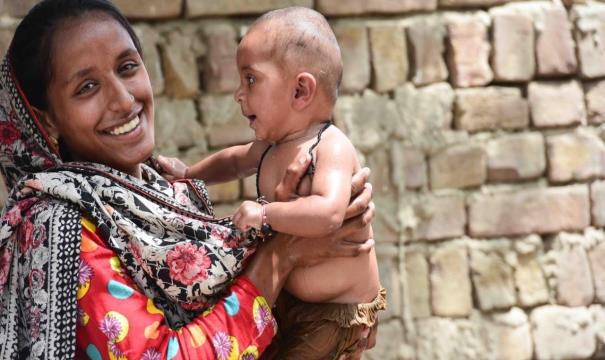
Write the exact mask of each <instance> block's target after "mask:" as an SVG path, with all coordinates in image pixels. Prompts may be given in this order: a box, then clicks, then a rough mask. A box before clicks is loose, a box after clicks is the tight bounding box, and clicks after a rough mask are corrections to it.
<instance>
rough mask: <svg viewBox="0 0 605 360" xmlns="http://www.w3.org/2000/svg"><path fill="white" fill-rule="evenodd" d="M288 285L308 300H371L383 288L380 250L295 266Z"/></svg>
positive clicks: (293, 293) (355, 302)
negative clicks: (378, 252) (380, 272)
mask: <svg viewBox="0 0 605 360" xmlns="http://www.w3.org/2000/svg"><path fill="white" fill-rule="evenodd" d="M285 288H286V290H288V291H289V292H290V293H291V294H292V295H294V296H296V297H297V298H299V299H301V300H303V301H307V302H332V303H340V304H358V303H367V302H370V301H372V300H373V299H374V298H375V297H376V295H377V294H378V291H379V290H380V280H379V278H378V266H377V264H376V254H375V253H374V250H372V251H371V252H370V253H368V254H362V255H359V256H357V257H354V258H334V259H330V260H327V261H325V262H322V263H320V264H318V265H315V266H312V267H306V268H299V269H295V270H294V271H293V272H292V273H291V274H290V277H289V278H288V281H287V282H286V286H285Z"/></svg>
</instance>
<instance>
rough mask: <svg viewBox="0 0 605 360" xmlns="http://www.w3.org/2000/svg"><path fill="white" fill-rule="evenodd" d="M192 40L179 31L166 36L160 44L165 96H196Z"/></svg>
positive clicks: (197, 88) (196, 80) (196, 86)
mask: <svg viewBox="0 0 605 360" xmlns="http://www.w3.org/2000/svg"><path fill="white" fill-rule="evenodd" d="M192 46H193V44H192V39H191V38H190V37H188V36H185V35H184V34H183V33H182V32H180V31H179V30H173V31H171V32H170V33H168V34H167V35H166V40H165V41H163V42H162V43H161V44H160V49H161V52H162V65H163V66H164V78H165V80H166V87H165V89H166V94H167V95H170V96H174V97H178V98H184V97H193V96H195V95H197V94H198V92H199V87H200V82H199V73H198V70H197V63H196V57H195V54H194V52H193V48H192Z"/></svg>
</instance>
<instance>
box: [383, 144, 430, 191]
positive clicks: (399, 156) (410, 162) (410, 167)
mask: <svg viewBox="0 0 605 360" xmlns="http://www.w3.org/2000/svg"><path fill="white" fill-rule="evenodd" d="M392 153H393V172H394V174H393V181H397V182H403V186H405V188H407V189H417V188H421V187H423V186H425V185H426V183H427V176H428V168H427V165H426V159H425V156H424V153H423V152H422V151H420V150H418V149H415V148H411V147H403V146H402V147H397V146H393V150H392ZM402 180H403V181H402Z"/></svg>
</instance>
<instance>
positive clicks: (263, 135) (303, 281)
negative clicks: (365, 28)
mask: <svg viewBox="0 0 605 360" xmlns="http://www.w3.org/2000/svg"><path fill="white" fill-rule="evenodd" d="M237 66H238V69H239V74H240V79H241V81H240V85H239V87H238V89H237V90H236V92H235V101H237V102H238V103H239V105H240V106H241V110H242V113H243V115H244V116H245V117H246V118H247V119H248V121H249V122H250V127H251V128H252V129H253V130H254V133H255V137H256V141H254V142H252V143H249V144H246V145H240V146H234V147H230V148H227V149H224V150H222V151H219V152H217V153H215V154H213V155H211V156H209V157H208V158H206V159H204V160H202V161H200V162H198V163H197V164H195V165H192V166H191V167H189V168H187V167H186V166H185V165H184V164H182V163H181V162H179V161H178V160H176V161H177V165H178V166H176V167H174V166H164V168H165V169H172V170H171V172H172V175H174V176H175V177H188V178H198V179H201V180H204V181H205V182H206V183H207V184H213V183H220V182H225V181H229V180H233V179H237V178H244V177H246V176H249V175H252V174H254V173H256V176H257V177H256V179H257V192H258V197H259V201H258V202H254V201H245V202H244V203H243V204H242V205H241V206H240V207H239V209H238V210H237V212H236V213H235V215H234V216H233V222H234V223H235V225H236V226H237V227H238V229H240V230H241V231H248V230H250V229H252V228H254V229H257V230H263V231H264V232H267V231H269V230H271V229H272V231H277V232H283V233H287V234H292V235H295V236H302V237H318V236H323V235H327V234H329V233H331V232H332V231H334V230H335V229H337V228H338V227H340V226H341V224H342V222H343V218H344V215H345V210H346V208H347V204H348V203H349V200H350V197H351V191H350V189H351V178H352V175H353V174H354V173H355V172H356V171H357V170H359V168H360V167H359V163H358V160H357V155H356V152H355V148H354V147H353V145H352V144H351V142H350V141H349V139H348V138H347V137H346V136H345V135H344V134H343V133H342V132H341V131H340V130H339V129H338V128H336V127H335V126H333V125H332V124H331V121H330V118H331V116H332V111H333V108H334V104H335V102H336V98H337V95H338V85H339V83H340V80H341V77H342V60H341V55H340V49H339V46H338V43H337V41H336V37H335V36H334V33H333V32H332V29H331V28H330V25H329V24H328V22H327V21H326V19H325V18H324V17H323V16H322V15H321V14H319V13H318V12H316V11H314V10H311V9H307V8H302V7H291V8H286V9H281V10H275V11H272V12H269V13H267V14H265V15H263V16H262V17H260V18H259V19H258V20H257V21H256V22H254V23H253V24H252V25H251V27H250V28H249V30H248V32H247V33H246V35H245V36H244V38H243V39H242V41H241V42H240V44H239V47H238V51H237ZM304 154H308V155H307V156H310V157H311V165H310V166H309V171H308V176H305V177H304V178H303V180H302V182H301V183H300V185H299V189H298V193H299V194H300V195H301V196H300V197H299V198H297V199H295V200H292V201H290V202H276V201H274V200H275V199H274V192H275V189H276V186H277V185H278V180H279V179H282V178H283V176H284V174H285V172H286V169H287V167H288V165H289V164H290V163H291V162H292V161H294V159H298V158H301V157H302V156H304ZM169 161H175V159H171V160H170V159H166V158H163V159H162V158H160V162H161V163H162V164H163V165H167V164H169ZM371 237H372V229H371V227H370V226H368V228H367V233H366V234H365V238H366V239H368V238H371ZM285 288H286V290H287V291H288V292H289V293H290V294H292V295H293V296H294V297H291V296H289V295H287V294H285V295H284V296H283V297H282V299H280V301H278V311H277V316H278V319H279V321H280V323H279V325H280V331H281V332H282V335H283V342H282V343H279V344H278V346H280V349H279V354H274V356H276V357H277V358H280V359H284V358H300V359H324V358H337V357H338V356H341V355H343V354H350V353H352V352H353V351H354V349H355V347H356V345H357V344H356V343H355V342H356V340H357V339H359V336H357V335H358V334H359V331H361V329H363V327H364V326H365V327H371V326H373V325H374V323H375V321H376V314H377V312H378V310H381V309H383V308H384V306H385V299H384V290H382V289H381V287H380V283H379V278H378V268H377V263H376V256H375V253H374V251H372V252H370V253H369V254H362V255H359V256H358V257H356V258H341V259H331V260H328V261H325V262H323V263H321V264H319V265H316V266H313V267H308V268H301V269H297V270H295V271H294V272H293V273H292V275H291V276H290V278H289V279H288V282H287V283H286V286H285ZM296 298H297V299H296ZM279 302H281V305H280V304H279ZM309 303H330V304H309ZM282 308H283V309H282ZM294 324H296V325H295V326H294ZM345 356H346V355H345Z"/></svg>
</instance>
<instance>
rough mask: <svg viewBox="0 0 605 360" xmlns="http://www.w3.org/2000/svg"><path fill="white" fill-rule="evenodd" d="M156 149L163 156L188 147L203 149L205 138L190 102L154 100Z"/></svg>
mask: <svg viewBox="0 0 605 360" xmlns="http://www.w3.org/2000/svg"><path fill="white" fill-rule="evenodd" d="M155 136H156V147H157V148H158V151H161V152H162V153H163V154H170V155H176V154H175V150H177V149H185V148H188V147H193V146H195V147H198V148H200V149H205V148H206V147H207V145H206V136H205V133H204V129H203V128H202V126H201V124H200V123H199V122H198V120H197V112H196V111H195V104H194V102H193V101H192V100H178V99H166V98H156V99H155Z"/></svg>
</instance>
